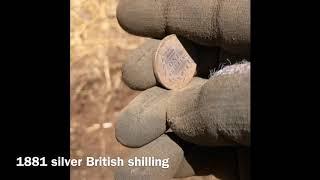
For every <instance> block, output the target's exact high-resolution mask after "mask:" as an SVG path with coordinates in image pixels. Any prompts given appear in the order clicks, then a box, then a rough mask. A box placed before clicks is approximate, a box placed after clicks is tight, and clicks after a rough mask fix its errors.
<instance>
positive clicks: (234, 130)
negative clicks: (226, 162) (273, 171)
mask: <svg viewBox="0 0 320 180" xmlns="http://www.w3.org/2000/svg"><path fill="white" fill-rule="evenodd" d="M168 102H169V103H168V108H167V123H168V125H169V127H170V128H171V129H172V131H173V132H175V133H176V134H177V135H178V136H179V137H180V138H182V139H184V140H186V141H188V142H192V143H195V144H200V145H210V146H226V145H233V146H234V145H239V144H240V145H246V146H249V145H250V63H243V64H235V65H231V66H228V67H225V68H223V69H222V70H220V71H217V72H215V73H214V74H213V76H212V77H211V78H210V79H209V80H207V81H206V82H205V83H204V84H203V85H202V86H198V87H196V88H190V89H187V88H186V89H184V90H183V91H179V92H177V91H173V92H172V93H171V96H170V101H168Z"/></svg>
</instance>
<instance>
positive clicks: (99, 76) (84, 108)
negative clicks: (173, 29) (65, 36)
mask: <svg viewBox="0 0 320 180" xmlns="http://www.w3.org/2000/svg"><path fill="white" fill-rule="evenodd" d="M117 3H118V0H71V12H70V13H71V32H70V35H71V39H70V41H71V42H70V44H71V46H70V48H71V52H70V53H71V70H70V71H71V74H70V75H71V92H70V93H71V125H70V127H71V129H70V132H71V135H70V136H71V137H70V141H71V144H70V151H71V152H70V153H71V158H85V157H86V156H96V157H99V156H111V157H115V156H120V157H124V156H126V155H127V154H128V153H129V152H130V150H129V149H127V148H125V147H123V146H121V145H120V144H119V143H118V142H117V141H116V139H115V137H114V123H115V121H116V119H117V116H118V114H119V111H120V110H121V109H122V108H123V107H124V106H126V105H127V104H128V102H129V101H130V100H132V99H133V98H134V97H135V96H136V95H137V94H138V92H136V91H133V90H130V89H129V88H128V87H127V86H126V85H124V84H123V83H122V82H121V66H122V64H123V62H124V61H125V60H126V58H127V55H128V53H129V52H130V51H131V50H133V49H135V48H137V47H138V46H139V45H140V44H141V43H143V41H144V38H140V37H136V36H133V35H130V34H128V33H126V32H125V31H123V30H122V29H121V28H120V26H119V25H118V22H117V19H116V6H117ZM70 177H71V179H72V180H84V179H90V180H102V179H105V180H108V179H113V174H112V169H111V168H105V167H103V168H88V167H85V166H83V167H72V168H71V174H70Z"/></svg>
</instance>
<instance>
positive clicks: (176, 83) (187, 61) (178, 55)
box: [153, 34, 197, 89]
mask: <svg viewBox="0 0 320 180" xmlns="http://www.w3.org/2000/svg"><path fill="white" fill-rule="evenodd" d="M196 66H197V65H196V63H195V62H194V61H193V59H192V58H191V57H190V55H189V54H188V52H187V51H186V50H185V48H184V47H183V45H182V44H181V43H180V41H179V40H178V38H177V36H176V35H174V34H173V35H169V36H167V37H166V38H164V39H163V40H162V41H161V42H160V45H159V47H158V49H157V51H156V53H155V58H154V61H153V70H154V73H155V76H156V78H157V80H158V82H160V83H161V84H162V85H163V86H164V87H166V88H168V89H180V88H183V87H185V86H186V85H187V84H188V83H189V82H190V81H191V80H192V78H193V76H194V75H195V73H196Z"/></svg>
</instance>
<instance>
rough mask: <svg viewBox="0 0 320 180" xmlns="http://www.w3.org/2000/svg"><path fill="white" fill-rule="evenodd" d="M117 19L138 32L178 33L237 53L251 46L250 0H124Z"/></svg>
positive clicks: (126, 28)
mask: <svg viewBox="0 0 320 180" xmlns="http://www.w3.org/2000/svg"><path fill="white" fill-rule="evenodd" d="M117 19H118V22H119V24H120V25H121V27H122V28H123V29H124V30H126V31H128V32H129V33H132V34H135V35H138V36H147V37H153V38H157V39H162V38H163V37H165V36H166V35H169V34H177V35H179V36H182V37H185V38H187V39H189V40H192V41H194V42H197V43H199V44H201V45H209V46H221V47H223V48H224V49H226V50H229V51H232V52H237V53H239V52H242V51H248V49H249V46H250V1H249V0H228V1H224V0H197V1H194V0H175V1H170V0H157V1H150V0H135V1H132V0H120V2H119V5H118V8H117Z"/></svg>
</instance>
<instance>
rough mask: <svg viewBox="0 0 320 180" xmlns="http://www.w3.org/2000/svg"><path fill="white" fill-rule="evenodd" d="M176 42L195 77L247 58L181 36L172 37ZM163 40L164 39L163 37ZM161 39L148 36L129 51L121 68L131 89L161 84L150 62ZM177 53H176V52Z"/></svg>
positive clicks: (124, 79) (205, 75)
mask: <svg viewBox="0 0 320 180" xmlns="http://www.w3.org/2000/svg"><path fill="white" fill-rule="evenodd" d="M173 39H174V40H175V41H176V42H177V43H181V45H182V46H177V47H176V48H178V49H179V48H183V50H182V51H184V50H185V51H186V52H187V53H188V54H189V56H190V57H191V58H192V60H193V61H194V62H195V64H197V67H196V74H195V76H198V77H202V78H208V77H209V75H210V73H211V71H213V70H216V69H218V68H221V67H222V66H221V65H228V64H231V63H235V62H237V61H241V60H242V59H244V58H245V59H248V57H246V56H243V55H237V54H231V53H229V52H226V51H224V50H222V49H220V48H217V47H206V46H200V45H196V44H194V43H192V42H190V41H188V40H186V39H184V38H181V37H174V38H173ZM162 41H165V40H162ZM160 42H161V41H160V40H155V39H148V40H147V41H146V43H144V44H143V45H142V46H141V47H139V48H138V49H136V50H135V51H133V52H132V54H131V55H130V56H129V58H128V61H127V62H126V63H125V64H124V65H123V67H122V79H123V81H124V82H125V83H126V84H127V85H128V86H129V87H130V88H131V89H134V90H145V89H148V88H151V87H153V86H156V85H158V86H161V82H159V81H158V80H157V78H156V77H155V72H154V67H153V61H154V59H155V56H156V53H157V52H158V51H159V49H160V48H165V47H164V46H161V47H160ZM178 56H179V55H178ZM179 65H180V64H179Z"/></svg>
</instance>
